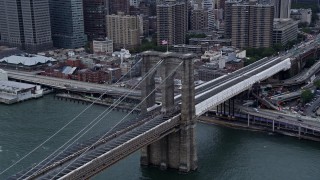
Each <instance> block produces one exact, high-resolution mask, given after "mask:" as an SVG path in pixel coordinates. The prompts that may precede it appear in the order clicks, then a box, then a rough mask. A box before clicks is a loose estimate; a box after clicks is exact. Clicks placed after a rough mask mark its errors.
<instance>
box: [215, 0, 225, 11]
mask: <svg viewBox="0 0 320 180" xmlns="http://www.w3.org/2000/svg"><path fill="white" fill-rule="evenodd" d="M225 3H226V0H216V3H215V8H216V9H224V8H225Z"/></svg>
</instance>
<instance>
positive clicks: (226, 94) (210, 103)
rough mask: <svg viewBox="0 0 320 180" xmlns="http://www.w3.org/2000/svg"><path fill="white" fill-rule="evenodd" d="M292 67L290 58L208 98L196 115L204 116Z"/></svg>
mask: <svg viewBox="0 0 320 180" xmlns="http://www.w3.org/2000/svg"><path fill="white" fill-rule="evenodd" d="M290 67H291V61H290V58H288V59H286V60H284V61H281V62H280V63H278V64H277V65H275V66H272V67H270V68H268V69H267V70H264V71H262V72H260V73H258V74H256V75H254V76H251V77H250V78H248V79H245V80H244V81H242V82H239V83H237V84H235V85H234V86H231V87H229V88H228V89H225V90H223V91H221V92H219V93H217V94H215V95H214V96H212V97H210V98H207V99H206V100H204V101H202V102H201V103H199V104H197V105H196V115H197V116H200V115H202V114H203V113H205V112H207V111H208V110H210V109H211V108H212V107H214V106H217V105H219V104H221V103H223V102H225V101H226V100H228V99H229V98H231V97H233V96H235V95H237V94H240V93H241V92H243V91H244V90H247V89H249V88H250V87H251V86H252V85H253V84H254V83H256V82H259V81H262V80H265V79H267V78H269V77H270V76H273V75H274V74H276V73H278V72H280V71H282V70H287V69H289V68H290Z"/></svg>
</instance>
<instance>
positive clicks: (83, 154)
mask: <svg viewBox="0 0 320 180" xmlns="http://www.w3.org/2000/svg"><path fill="white" fill-rule="evenodd" d="M182 63H183V62H181V63H180V64H179V65H178V66H177V67H175V69H174V70H173V71H172V72H171V73H170V74H169V75H168V76H167V77H166V78H165V79H164V80H163V81H162V82H161V83H160V84H159V86H158V87H155V88H154V89H153V90H152V91H151V92H150V93H149V94H148V95H147V96H146V97H145V98H144V99H143V100H142V101H141V102H140V103H139V104H138V105H136V106H135V107H134V108H133V109H132V110H131V111H130V112H129V113H127V115H126V116H124V117H123V118H122V119H121V120H120V121H119V122H118V123H117V124H115V125H114V126H113V127H112V128H111V129H109V131H108V132H107V133H109V132H110V131H112V130H113V129H114V128H116V127H117V126H118V125H119V124H120V123H121V122H122V121H123V120H125V119H126V118H127V117H128V116H129V115H130V114H131V113H132V112H133V111H134V110H135V109H136V108H137V107H139V106H140V105H141V104H142V103H143V102H144V101H145V100H146V99H147V98H148V97H149V96H150V95H151V94H152V93H154V92H155V91H156V90H157V89H158V88H159V87H160V86H161V85H162V84H163V83H164V82H165V81H166V80H167V79H168V78H169V77H170V76H172V75H173V74H174V73H175V72H176V70H177V69H178V68H179V67H180V66H181V64H182ZM102 138H103V137H101V138H100V139H99V140H98V141H97V142H99V141H101V140H102ZM97 142H96V143H97ZM96 143H94V144H93V145H91V146H90V147H89V148H88V149H87V150H86V151H85V152H83V153H82V154H81V155H80V156H78V157H77V158H75V159H74V160H73V161H72V162H71V163H69V165H67V166H66V167H64V168H62V170H60V171H59V172H58V173H57V174H56V175H55V176H53V177H52V178H51V179H54V178H55V177H56V176H57V175H58V174H60V173H61V172H62V171H64V170H65V169H66V168H68V167H69V166H70V165H71V164H72V163H73V162H75V161H76V160H77V159H79V158H81V157H82V156H83V155H84V154H85V153H86V152H87V151H88V150H89V149H91V148H92V147H94V146H95V145H96Z"/></svg>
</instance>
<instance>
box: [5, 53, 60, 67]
mask: <svg viewBox="0 0 320 180" xmlns="http://www.w3.org/2000/svg"><path fill="white" fill-rule="evenodd" d="M54 61H56V60H55V59H53V58H51V57H45V56H40V55H30V54H21V55H13V56H9V57H5V58H2V59H0V62H6V63H9V64H17V65H18V64H22V65H25V66H33V65H37V64H39V63H40V64H44V63H47V62H54Z"/></svg>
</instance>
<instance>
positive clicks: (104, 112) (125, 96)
mask: <svg viewBox="0 0 320 180" xmlns="http://www.w3.org/2000/svg"><path fill="white" fill-rule="evenodd" d="M162 62H163V61H159V62H158V63H157V64H156V65H155V66H154V67H153V68H152V69H151V70H150V71H148V72H147V73H146V74H145V76H144V77H143V78H142V80H141V81H140V82H139V83H138V84H137V85H136V86H135V87H134V88H133V89H132V90H131V91H134V90H135V89H136V88H137V87H138V86H139V85H140V84H141V83H142V82H143V81H144V80H145V79H146V78H147V77H148V76H149V74H151V73H153V72H154V71H155V70H156V68H157V67H158V66H159V65H160V64H161V63H162ZM130 93H131V92H128V93H127V94H125V95H123V96H121V97H120V98H119V99H117V100H116V101H115V102H114V103H113V104H112V105H111V106H110V107H109V108H107V109H106V110H104V111H103V112H102V113H100V115H98V116H97V117H96V118H95V119H94V120H93V121H91V122H90V123H89V124H88V125H87V126H86V127H85V128H83V129H82V130H81V131H79V132H78V133H77V134H76V135H74V136H73V137H72V138H71V139H69V140H68V141H67V142H66V143H64V144H63V145H62V146H60V147H59V148H58V149H57V150H55V151H54V152H53V153H51V154H50V155H49V156H48V157H47V158H45V159H44V160H42V161H41V162H40V163H38V165H40V164H41V163H42V162H44V161H45V160H47V159H49V158H50V157H51V156H53V155H54V154H55V153H56V152H58V151H59V150H60V149H62V148H63V147H64V146H65V145H67V144H69V142H70V141H72V140H73V139H74V138H76V137H77V136H78V135H79V134H80V133H82V132H83V131H84V130H86V129H87V128H88V127H89V126H90V125H91V124H92V123H94V122H95V123H94V124H93V125H92V127H90V128H89V129H88V130H86V131H85V133H84V134H82V135H81V136H79V137H78V138H77V139H75V140H74V141H73V142H72V143H71V144H69V145H68V146H67V147H66V148H65V149H64V150H66V149H68V148H69V147H70V146H71V145H73V144H74V143H75V142H77V140H79V139H80V138H81V137H82V136H84V135H85V134H86V133H87V132H88V131H89V130H90V129H92V128H93V127H94V126H95V125H97V124H98V123H99V122H100V121H101V120H102V119H104V118H105V117H106V116H107V115H108V114H109V113H110V112H112V111H113V110H114V108H116V107H117V106H118V105H119V104H120V103H121V102H122V101H123V100H124V99H125V98H127V97H128V96H129V95H130ZM107 111H108V112H107ZM106 112H107V113H106ZM101 116H102V117H101ZM100 117H101V118H100ZM99 118H100V119H99ZM97 119H99V120H98V121H97ZM62 152H63V151H61V152H60V153H58V154H57V155H55V157H56V156H58V155H60V154H61V153H62ZM51 162H52V160H51V161H49V162H47V163H46V164H45V165H43V166H42V167H45V166H46V165H47V164H49V163H51ZM36 167H37V166H35V167H33V168H32V169H30V170H29V171H28V172H26V173H24V174H23V175H22V176H21V177H20V178H22V177H23V176H25V175H26V174H27V173H29V172H30V171H32V170H33V169H34V168H36ZM36 173H38V171H37V172H35V173H33V174H36ZM33 174H32V175H33ZM32 175H31V176H32ZM20 178H19V179H20Z"/></svg>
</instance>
